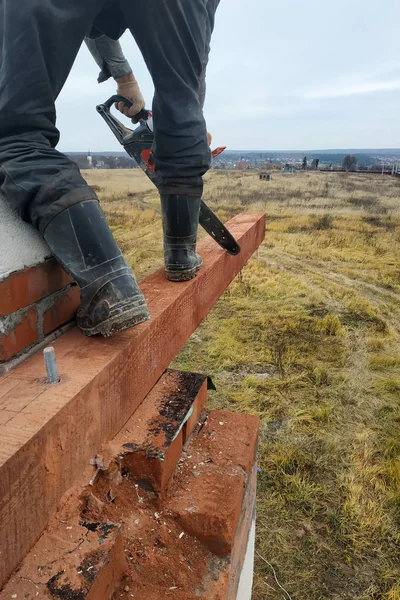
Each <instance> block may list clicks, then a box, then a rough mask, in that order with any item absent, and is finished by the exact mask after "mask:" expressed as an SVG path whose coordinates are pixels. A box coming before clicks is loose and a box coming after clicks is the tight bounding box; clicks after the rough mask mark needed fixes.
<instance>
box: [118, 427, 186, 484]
mask: <svg viewBox="0 0 400 600" xmlns="http://www.w3.org/2000/svg"><path fill="white" fill-rule="evenodd" d="M182 446H183V436H182V431H180V432H179V434H178V437H177V438H175V439H174V441H173V442H172V443H171V444H169V446H168V447H167V448H165V450H164V451H163V453H162V454H159V455H158V456H157V455H155V456H151V455H148V454H147V453H146V449H145V448H141V449H138V450H134V451H132V452H129V451H127V450H125V451H124V452H125V453H124V455H123V458H122V461H121V462H122V466H123V468H124V470H125V469H126V470H128V471H129V473H130V475H131V477H133V478H134V479H135V480H136V481H140V482H143V483H146V484H147V486H149V487H150V488H151V489H152V490H153V491H154V492H156V493H157V494H162V493H163V492H164V491H165V489H166V488H167V487H168V483H169V481H170V479H171V477H172V474H173V472H174V471H175V467H176V465H177V464H178V461H179V459H180V457H181V453H182Z"/></svg>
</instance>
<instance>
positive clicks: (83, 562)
mask: <svg viewBox="0 0 400 600" xmlns="http://www.w3.org/2000/svg"><path fill="white" fill-rule="evenodd" d="M126 568H127V564H126V558H125V554H124V546H123V541H122V536H121V525H120V524H114V523H109V522H105V523H97V528H96V529H88V528H87V527H86V526H85V524H84V522H82V521H79V516H73V517H70V518H67V519H65V520H64V519H63V520H62V521H60V522H59V523H57V524H54V522H53V523H52V524H51V525H50V527H49V531H46V532H45V533H44V534H43V535H42V536H41V537H40V539H39V540H38V542H37V543H36V545H35V546H34V547H33V548H32V550H31V552H30V553H29V554H28V555H27V556H26V558H25V559H24V561H23V562H22V564H21V565H20V568H19V569H18V571H17V572H16V573H14V574H13V575H12V576H11V579H10V580H9V582H8V583H7V584H6V585H5V587H4V588H3V590H2V591H1V592H0V600H8V599H9V598H41V599H43V600H45V599H47V598H48V599H49V600H51V599H54V598H64V597H65V598H67V597H68V598H80V599H82V600H106V599H108V598H110V597H111V596H112V594H113V593H114V591H115V589H116V588H117V586H118V584H119V582H120V580H121V578H122V577H123V576H124V574H125V572H126Z"/></svg>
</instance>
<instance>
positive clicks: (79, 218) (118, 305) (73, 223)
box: [0, 0, 148, 335]
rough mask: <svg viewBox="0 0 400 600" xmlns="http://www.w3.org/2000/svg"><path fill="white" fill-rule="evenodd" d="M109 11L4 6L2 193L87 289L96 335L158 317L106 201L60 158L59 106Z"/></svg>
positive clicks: (56, 1)
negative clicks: (151, 314)
mask: <svg viewBox="0 0 400 600" xmlns="http://www.w3.org/2000/svg"><path fill="white" fill-rule="evenodd" d="M103 3H104V2H103V1H102V0H85V1H84V2H82V0H68V1H65V0H21V1H20V2H16V1H15V0H1V2H0V35H1V40H2V43H1V44H0V191H1V192H3V193H4V194H5V196H6V198H7V199H8V201H9V202H10V203H11V205H12V206H14V207H15V208H16V209H17V210H18V211H19V213H20V214H21V216H22V218H23V219H25V220H26V221H30V222H32V223H33V224H34V225H35V227H37V228H38V229H39V231H40V232H41V233H42V234H43V236H44V238H45V239H46V241H47V242H48V244H49V246H50V248H51V250H52V251H53V254H54V255H55V256H56V258H57V259H58V260H59V261H60V262H61V264H62V265H63V267H64V268H65V269H66V271H68V272H69V273H70V274H71V275H72V276H73V277H74V278H75V279H76V281H77V282H78V283H79V285H80V287H81V307H80V309H79V312H78V325H79V326H80V328H81V330H82V331H83V332H84V333H85V334H87V335H93V334H96V333H102V334H103V335H111V334H112V333H114V332H115V331H119V330H122V329H125V328H126V327H129V326H131V325H134V324H136V323H138V322H141V321H143V320H145V319H147V318H148V312H147V308H146V304H145V301H144V298H143V296H142V294H141V292H140V290H139V289H138V287H137V284H136V280H135V278H134V276H133V273H132V270H131V269H130V267H129V266H128V265H127V263H126V262H125V260H124V258H123V256H122V254H121V252H120V250H119V248H118V246H117V245H116V243H115V241H114V239H113V237H112V234H111V232H110V230H109V228H108V226H107V223H106V221H105V219H104V215H103V213H102V211H101V208H100V206H99V203H98V200H97V197H96V194H95V193H94V191H93V190H92V188H90V187H89V186H88V185H87V183H86V182H85V180H84V179H83V178H82V177H81V175H80V172H79V169H78V168H77V166H76V165H75V164H74V163H73V162H71V161H70V160H69V159H68V158H67V157H66V156H64V155H63V154H61V153H59V152H57V151H56V150H55V146H56V144H57V142H58V137H59V134H58V130H57V129H56V126H55V108H54V101H55V99H56V98H57V96H58V94H59V93H60V91H61V89H62V87H63V85H64V83H65V80H66V78H67V76H68V74H69V71H70V69H71V67H72V64H73V62H74V60H75V57H76V55H77V53H78V50H79V47H80V45H81V43H82V41H83V38H84V36H85V34H86V33H87V32H88V30H89V29H90V27H91V25H92V22H93V20H94V18H95V17H96V15H97V13H98V12H99V11H100V10H101V8H102V4H103Z"/></svg>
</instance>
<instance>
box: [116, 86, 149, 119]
mask: <svg viewBox="0 0 400 600" xmlns="http://www.w3.org/2000/svg"><path fill="white" fill-rule="evenodd" d="M117 94H118V95H119V96H123V97H124V98H126V99H127V100H130V101H131V102H132V106H131V108H128V107H127V105H126V104H124V103H123V102H117V103H116V105H115V106H116V108H117V109H118V110H119V111H120V112H121V113H123V114H124V115H125V116H126V117H130V118H131V119H132V121H133V123H137V119H135V115H137V114H138V113H139V112H140V111H141V110H142V108H144V106H145V104H144V98H143V96H142V92H141V91H140V87H139V84H138V82H137V81H136V79H135V78H133V80H132V81H127V82H126V83H118V88H117Z"/></svg>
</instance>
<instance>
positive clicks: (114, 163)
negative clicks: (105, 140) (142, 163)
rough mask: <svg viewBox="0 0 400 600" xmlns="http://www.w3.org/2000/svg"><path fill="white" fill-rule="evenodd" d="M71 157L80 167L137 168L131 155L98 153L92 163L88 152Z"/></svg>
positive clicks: (71, 155) (93, 157)
mask: <svg viewBox="0 0 400 600" xmlns="http://www.w3.org/2000/svg"><path fill="white" fill-rule="evenodd" d="M69 158H70V159H71V160H73V161H74V162H75V163H76V164H77V165H78V167H79V168H80V169H135V168H136V167H137V164H136V162H135V161H134V160H133V158H130V157H129V156H106V155H103V154H96V155H95V156H92V157H91V163H90V162H89V160H90V159H89V158H88V156H87V154H70V155H69Z"/></svg>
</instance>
